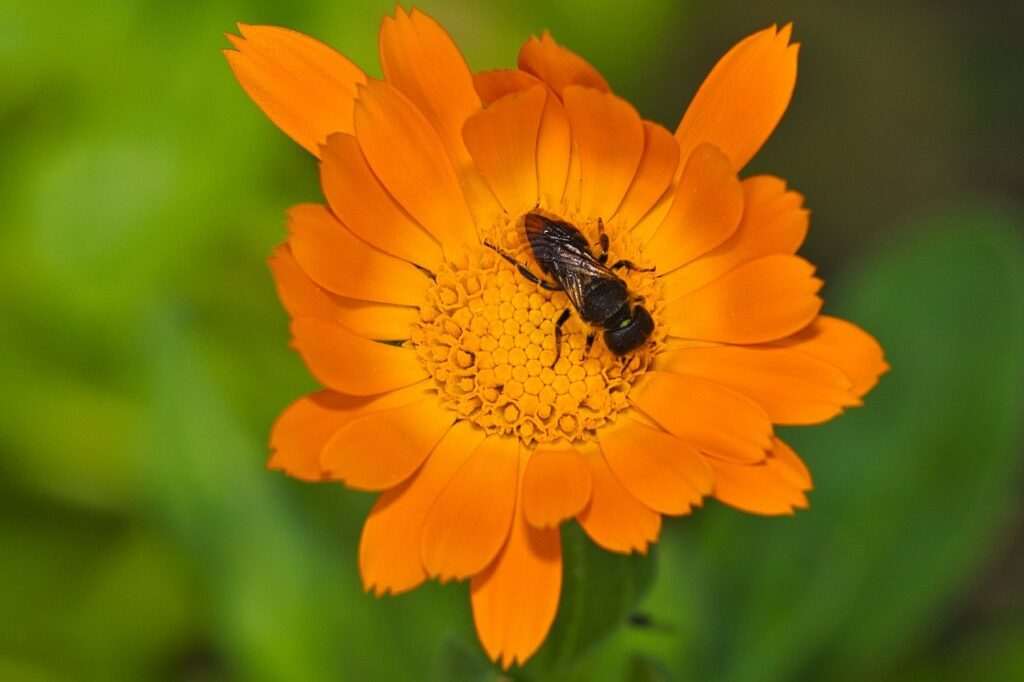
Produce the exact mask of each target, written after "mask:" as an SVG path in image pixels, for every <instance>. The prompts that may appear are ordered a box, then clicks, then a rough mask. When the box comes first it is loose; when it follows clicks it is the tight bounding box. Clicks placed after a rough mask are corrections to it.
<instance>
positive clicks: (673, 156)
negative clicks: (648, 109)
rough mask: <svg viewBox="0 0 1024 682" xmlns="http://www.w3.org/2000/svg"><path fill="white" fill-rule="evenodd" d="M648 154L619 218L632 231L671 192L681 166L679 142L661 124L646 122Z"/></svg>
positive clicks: (645, 135)
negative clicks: (673, 181)
mask: <svg viewBox="0 0 1024 682" xmlns="http://www.w3.org/2000/svg"><path fill="white" fill-rule="evenodd" d="M643 123H644V152H643V156H641V157H640V165H639V166H638V167H637V169H636V175H635V177H634V178H633V184H631V185H630V186H629V190H628V191H627V192H626V196H625V197H624V198H623V199H622V203H621V204H620V205H619V209H618V211H616V212H615V216H616V217H618V218H621V219H622V220H623V221H625V223H626V225H628V226H629V227H630V228H632V227H633V226H634V225H636V224H637V223H638V222H639V221H640V219H641V218H643V217H644V216H645V215H647V212H648V211H650V210H651V208H653V207H654V204H656V203H657V201H658V199H660V198H661V196H662V195H663V194H665V192H666V191H667V190H668V188H669V186H670V185H671V184H672V180H673V179H674V178H675V174H676V169H677V168H678V167H679V143H678V142H676V138H674V137H673V136H672V133H670V132H669V131H667V130H665V129H664V128H662V127H661V126H660V125H657V124H655V123H651V122H650V121H644V122H643Z"/></svg>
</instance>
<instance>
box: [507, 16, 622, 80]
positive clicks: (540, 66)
mask: <svg viewBox="0 0 1024 682" xmlns="http://www.w3.org/2000/svg"><path fill="white" fill-rule="evenodd" d="M519 68H520V69H522V70H523V71H526V72H527V73H530V74H533V75H534V76H536V77H537V78H540V79H541V80H542V81H544V82H545V83H547V84H548V87H550V88H551V89H552V90H554V91H555V92H557V93H558V94H559V95H561V94H562V91H563V90H564V89H565V88H566V87H567V86H569V85H582V86H583V87H587V88H595V89H597V90H600V91H602V92H611V88H610V87H608V81H606V80H605V79H604V76H602V75H601V74H600V73H598V71H597V69H595V68H594V67H593V66H591V65H590V64H589V63H588V62H587V61H586V60H585V59H583V57H580V56H579V55H578V54H576V53H575V52H573V51H572V50H569V49H568V48H565V47H562V46H561V45H559V44H558V43H556V42H555V40H554V38H552V37H551V34H550V33H548V32H547V31H544V33H542V34H541V36H540V38H537V37H536V36H531V37H530V39H529V40H527V41H526V43H524V44H523V46H522V48H520V50H519Z"/></svg>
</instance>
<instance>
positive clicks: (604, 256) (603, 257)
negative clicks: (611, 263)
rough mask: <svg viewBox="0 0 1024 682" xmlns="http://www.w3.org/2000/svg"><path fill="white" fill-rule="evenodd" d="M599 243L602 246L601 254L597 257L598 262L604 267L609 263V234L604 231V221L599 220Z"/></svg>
mask: <svg viewBox="0 0 1024 682" xmlns="http://www.w3.org/2000/svg"><path fill="white" fill-rule="evenodd" d="M597 242H598V244H600V245H601V254H600V255H599V256H598V257H597V262H598V263H600V264H601V265H604V264H605V263H607V262H608V234H607V233H606V232H605V231H604V219H603V218H598V219H597Z"/></svg>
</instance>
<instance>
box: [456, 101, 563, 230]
mask: <svg viewBox="0 0 1024 682" xmlns="http://www.w3.org/2000/svg"><path fill="white" fill-rule="evenodd" d="M546 101H547V93H546V91H545V89H544V88H543V87H541V86H535V87H532V88H530V89H528V90H523V91H521V92H516V93H513V94H511V95H508V96H507V97H504V98H502V99H500V100H498V101H497V102H495V103H494V104H492V105H491V106H489V107H488V108H487V109H485V110H483V111H481V112H480V113H478V114H475V115H474V116H472V117H470V118H469V119H468V120H467V121H466V124H465V126H464V127H463V129H462V135H463V137H464V138H465V141H466V147H467V148H468V149H469V153H470V155H471V156H472V157H473V161H475V162H476V165H477V168H479V169H480V172H481V173H482V174H483V176H484V180H486V181H487V184H488V185H489V186H490V188H491V190H493V191H494V194H495V195H496V196H497V197H498V201H500V202H501V204H502V206H504V207H505V211H506V212H508V213H509V214H511V215H513V216H519V215H522V214H524V213H526V212H527V211H529V210H530V209H532V208H533V207H534V206H536V205H537V136H538V134H539V131H540V122H541V115H542V114H543V113H544V105H545V102H546Z"/></svg>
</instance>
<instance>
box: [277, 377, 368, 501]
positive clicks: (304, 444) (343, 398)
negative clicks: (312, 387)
mask: <svg viewBox="0 0 1024 682" xmlns="http://www.w3.org/2000/svg"><path fill="white" fill-rule="evenodd" d="M365 402H366V399H365V398H359V397H356V396H351V395H344V394H342V393H335V392H334V391H319V392H317V393H311V394H309V395H307V396H303V397H301V398H299V399H298V400H296V401H295V402H293V403H292V404H291V405H289V406H288V407H287V408H285V410H284V412H282V413H281V416H279V417H278V418H277V421H275V422H274V428H272V429H271V431H270V449H271V450H272V451H273V454H272V455H271V456H270V461H268V462H267V468H268V469H280V470H281V471H284V472H285V473H286V474H288V475H289V476H294V477H295V478H299V479H302V480H304V481H322V480H324V478H325V477H324V474H323V471H322V470H321V469H320V451H321V450H322V449H323V447H324V445H325V444H326V443H327V441H328V440H330V438H331V436H333V435H334V434H335V432H337V430H338V429H340V428H341V427H342V426H344V425H345V424H346V423H348V421H349V420H350V419H352V415H353V413H354V410H355V409H356V408H357V407H359V406H361V405H362V404H364V403H365Z"/></svg>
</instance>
